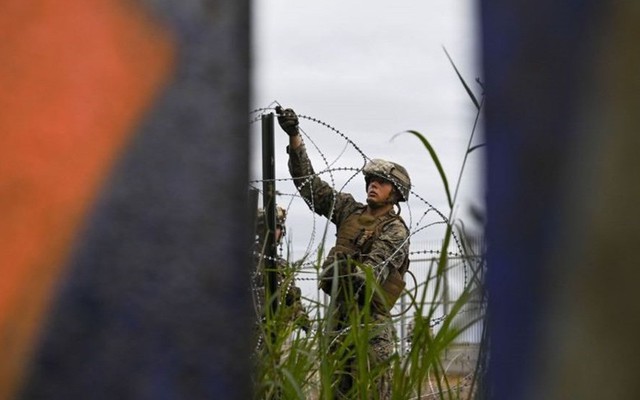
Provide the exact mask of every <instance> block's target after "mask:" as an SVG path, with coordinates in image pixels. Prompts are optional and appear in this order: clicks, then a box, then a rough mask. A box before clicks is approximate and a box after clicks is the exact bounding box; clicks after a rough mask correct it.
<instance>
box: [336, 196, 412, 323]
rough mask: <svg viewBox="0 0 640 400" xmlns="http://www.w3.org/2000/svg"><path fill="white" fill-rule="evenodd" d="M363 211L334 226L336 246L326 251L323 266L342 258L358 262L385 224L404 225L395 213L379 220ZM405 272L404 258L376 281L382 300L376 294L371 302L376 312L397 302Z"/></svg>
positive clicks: (369, 249)
mask: <svg viewBox="0 0 640 400" xmlns="http://www.w3.org/2000/svg"><path fill="white" fill-rule="evenodd" d="M364 210H365V207H362V208H361V209H359V210H357V211H356V212H354V213H352V214H351V215H349V216H348V217H347V219H346V220H345V221H344V222H343V223H342V224H341V225H340V226H339V227H338V232H337V234H336V236H337V239H336V245H335V246H334V247H333V248H332V249H331V250H330V251H329V254H328V256H327V260H326V261H325V265H327V264H329V263H332V262H334V261H335V260H336V259H340V258H343V257H345V256H346V257H349V258H351V259H353V260H356V261H358V262H361V261H362V260H363V259H364V256H365V255H366V254H368V253H369V252H370V251H371V247H372V245H373V242H374V241H375V240H377V239H378V237H379V236H380V234H381V233H382V230H383V228H384V227H385V226H386V225H387V224H389V223H391V222H393V221H394V220H399V221H401V222H402V224H403V225H404V221H402V219H401V218H400V217H399V216H398V215H396V214H391V213H386V214H384V215H382V216H379V217H371V216H369V215H364ZM408 269H409V258H408V257H407V258H406V259H405V262H404V263H403V265H402V266H401V268H400V271H397V270H396V269H394V268H390V269H389V274H388V275H387V277H386V279H385V280H384V281H383V282H380V286H381V288H382V291H383V292H384V297H382V296H380V293H377V292H376V293H374V298H373V301H372V302H373V305H374V306H375V307H376V308H377V309H378V310H379V311H381V312H385V313H386V312H388V311H389V310H390V309H391V307H393V305H394V304H395V302H396V300H398V298H399V297H400V294H401V293H402V290H403V289H404V287H405V282H404V279H403V276H404V274H405V272H407V270H408Z"/></svg>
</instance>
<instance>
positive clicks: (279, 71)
mask: <svg viewBox="0 0 640 400" xmlns="http://www.w3.org/2000/svg"><path fill="white" fill-rule="evenodd" d="M253 7H254V9H253V13H254V15H253V52H252V56H253V60H252V61H253V101H252V103H253V104H252V108H262V107H267V106H269V105H272V102H274V101H277V102H279V103H280V104H282V105H283V106H285V107H291V108H293V109H294V110H295V111H296V112H298V113H299V114H304V115H309V116H313V117H315V118H318V119H320V120H322V121H324V122H326V123H328V124H330V125H332V126H333V127H335V128H337V129H338V130H339V131H340V132H342V133H343V134H345V135H346V136H347V137H348V138H349V139H351V140H352V141H353V142H354V143H355V144H356V145H357V146H358V147H359V148H360V149H361V150H362V151H363V152H364V153H365V154H366V155H367V156H368V157H370V158H384V159H389V160H392V161H396V162H398V163H400V164H402V165H404V166H405V167H406V168H407V169H408V170H409V173H410V175H411V178H412V181H413V186H414V191H415V192H416V193H417V194H418V195H419V196H421V197H422V198H424V199H425V200H427V201H428V202H429V203H431V204H433V205H434V206H436V207H437V208H438V209H439V210H440V211H441V212H442V213H444V214H446V215H448V213H449V208H448V206H447V204H446V196H445V194H444V190H443V185H442V182H441V180H440V178H439V176H438V174H437V170H436V168H435V166H434V165H433V163H432V162H431V161H430V158H429V157H428V153H427V151H426V149H425V148H424V147H423V146H422V145H421V144H420V142H419V141H418V139H417V138H415V137H413V136H411V135H408V134H404V135H401V136H399V137H397V138H396V139H395V140H393V141H391V138H392V137H393V136H394V134H396V133H398V132H402V131H405V130H408V129H413V130H417V131H419V132H420V133H422V134H423V135H425V136H426V137H427V139H428V140H429V141H430V142H431V144H432V145H433V146H434V148H435V149H436V151H437V152H438V155H439V156H440V157H441V161H442V163H443V167H444V169H445V172H446V173H447V176H448V179H449V181H450V185H451V186H452V187H451V190H452V191H453V190H454V187H455V182H456V180H457V177H458V174H459V172H460V167H461V165H462V161H463V158H464V151H465V149H466V146H467V142H468V140H469V136H470V134H471V130H472V127H473V122H474V119H475V114H476V111H475V107H474V105H473V103H472V102H471V101H470V99H469V97H468V95H467V94H466V92H465V90H464V88H463V87H462V85H461V84H460V82H459V80H458V78H457V77H456V75H455V72H454V70H453V68H452V67H451V65H450V63H449V61H448V59H447V58H446V56H445V54H444V51H443V49H442V47H443V46H444V47H446V48H447V50H448V52H449V54H450V55H451V57H452V58H453V60H454V61H455V63H456V65H457V66H458V69H459V70H460V72H461V73H462V74H463V76H464V78H465V79H466V80H467V82H468V83H469V84H470V85H471V87H472V89H474V91H475V93H476V95H478V96H479V95H480V93H481V91H480V88H479V86H478V85H477V84H476V83H475V79H476V78H477V77H480V76H481V72H480V70H479V62H478V59H479V58H478V57H479V54H478V53H477V46H476V44H477V42H478V38H479V32H478V31H477V26H478V24H477V21H476V9H475V2H474V1H471V0H456V1H450V0H411V1H404V0H402V1H396V2H389V1H384V2H383V1H380V0H367V1H349V2H345V1H337V0H325V1H322V2H310V1H299V0H298V1H294V0H269V1H267V0H255V1H254V2H253ZM259 125H260V124H254V131H255V132H253V134H254V135H255V140H254V155H253V156H252V160H253V162H254V168H253V177H254V178H259V177H260V172H259V169H258V167H259V166H260V163H261V161H260V158H259V156H260V155H259V149H260V147H259V146H260V142H259V135H260V133H259ZM301 127H302V129H303V130H304V132H305V133H306V134H308V135H309V138H308V139H305V140H306V142H307V147H310V146H311V145H310V143H309V140H310V139H311V140H312V141H313V142H314V143H316V145H317V146H318V149H319V150H315V149H312V150H310V156H311V159H312V162H313V163H314V166H315V167H316V170H322V169H323V168H324V167H326V165H324V160H323V158H322V157H323V156H324V157H326V159H327V160H328V161H329V163H333V162H334V161H335V163H334V164H333V165H332V167H347V168H348V167H355V168H360V167H362V165H363V158H362V157H361V155H360V154H359V153H358V152H357V151H356V150H355V149H353V148H352V147H350V146H346V142H345V140H344V139H343V138H342V137H340V136H339V135H337V134H336V133H335V132H333V131H331V130H328V129H326V128H324V127H323V126H321V125H318V124H315V123H313V122H311V121H307V120H301ZM481 142H482V137H481V136H480V135H479V134H478V135H477V136H476V139H475V140H474V143H475V144H477V143H481ZM286 144H287V137H286V134H284V132H282V131H280V130H279V128H276V176H277V177H278V178H288V176H289V175H288V172H287V169H286V161H287V155H286V153H285V150H284V149H285V146H286ZM482 153H483V150H479V151H476V152H474V153H472V155H471V156H470V159H469V161H468V163H469V164H468V165H467V168H468V170H467V171H466V174H465V176H464V178H463V181H462V189H461V193H460V195H459V207H458V211H457V215H458V216H459V217H461V218H463V219H466V220H467V221H465V222H466V223H467V224H471V221H469V220H468V216H467V214H466V210H467V209H468V206H469V204H470V203H473V204H476V205H478V206H482V204H483V196H484V194H483V189H482V187H483V182H482V181H481V174H480V172H481V171H480V166H481V162H482V158H481V157H482V156H483V154H482ZM352 174H353V173H345V174H343V175H340V174H339V173H338V174H336V175H334V181H335V184H336V185H337V186H338V187H342V185H344V184H345V182H346V181H348V184H347V186H346V187H345V188H344V190H345V191H348V192H350V193H352V194H353V195H354V197H355V198H356V199H357V200H360V201H364V199H365V191H364V183H363V179H362V176H361V175H358V176H357V177H355V178H353V179H352V180H351V181H349V178H350V177H351V175H352ZM323 178H327V179H328V178H329V176H323ZM325 180H326V179H325ZM277 185H278V190H280V191H282V192H284V193H293V192H294V189H293V187H292V186H290V185H289V184H288V182H278V183H277ZM289 200H290V198H287V197H282V198H279V199H278V202H279V203H281V204H282V203H286V202H288V201H289ZM289 207H290V216H289V219H288V221H287V222H288V226H289V239H290V240H292V241H293V244H292V247H293V248H294V249H295V254H294V257H300V256H301V255H302V250H304V248H306V247H307V245H308V243H310V242H311V241H312V240H311V239H312V236H313V235H314V234H316V236H317V235H318V234H319V232H318V231H319V230H320V229H323V228H324V226H320V225H319V224H320V223H321V222H322V223H324V222H323V221H321V220H317V221H315V220H314V221H313V222H312V221H310V219H312V216H311V215H310V214H309V213H308V211H306V209H305V206H304V204H303V203H301V202H299V201H298V202H296V201H295V200H294V201H293V203H291V204H290V206H289ZM425 209H426V205H425V204H424V203H423V202H422V201H419V200H418V199H417V198H416V197H415V196H413V197H412V199H411V200H410V202H409V204H408V206H404V207H403V209H402V215H403V216H404V217H405V219H406V220H407V222H408V223H411V224H412V229H414V230H415V229H420V228H423V227H424V226H425V225H427V224H428V223H429V222H432V221H433V219H432V220H430V221H429V218H430V217H427V218H426V219H423V220H421V221H420V220H419V218H420V216H421V214H423V213H424V210H425ZM314 224H315V225H314ZM440 235H441V232H440V231H438V230H437V229H435V228H424V229H423V230H421V231H420V232H419V234H416V237H415V238H413V239H412V243H417V242H419V241H421V240H432V239H437V238H438V237H440ZM330 238H331V241H333V237H332V236H331V237H330ZM315 245H317V243H316V244H315ZM300 249H302V250H300Z"/></svg>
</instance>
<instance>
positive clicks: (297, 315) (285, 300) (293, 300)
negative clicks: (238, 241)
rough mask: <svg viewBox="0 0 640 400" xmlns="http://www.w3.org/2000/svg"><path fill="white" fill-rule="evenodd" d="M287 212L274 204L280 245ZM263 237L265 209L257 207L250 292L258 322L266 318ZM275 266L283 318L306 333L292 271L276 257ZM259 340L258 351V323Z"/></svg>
mask: <svg viewBox="0 0 640 400" xmlns="http://www.w3.org/2000/svg"><path fill="white" fill-rule="evenodd" d="M286 219H287V212H286V210H285V209H284V208H282V207H280V206H276V231H275V242H276V246H277V245H280V244H281V242H282V239H283V238H284V236H285V235H286V225H285V222H286ZM265 237H266V224H265V212H264V210H262V209H260V210H258V216H257V221H256V242H255V249H254V257H255V266H256V268H255V270H254V271H253V274H252V277H251V287H252V291H253V299H254V306H255V310H256V316H257V320H258V323H259V324H261V323H262V322H263V321H264V319H265V311H266V310H265V307H266V306H265V276H264V262H263V261H264V254H265V249H264V243H265ZM275 264H276V268H277V278H278V293H281V294H283V295H280V296H279V301H278V303H279V305H280V306H281V310H280V312H281V313H282V314H281V315H283V316H284V318H282V319H283V320H284V322H286V323H290V322H293V323H295V324H296V327H299V328H302V329H303V330H304V331H305V332H308V330H309V324H310V323H309V317H308V316H307V313H306V311H305V308H304V306H303V305H302V300H301V291H300V288H299V287H297V286H296V285H295V281H294V277H293V271H291V270H287V262H286V261H285V260H284V259H283V258H282V257H278V258H277V259H276V260H275ZM258 331H259V332H260V333H259V334H258V338H257V340H258V343H257V351H258V352H259V351H261V348H262V345H263V343H262V342H263V340H264V338H263V336H262V334H261V333H262V327H261V326H258Z"/></svg>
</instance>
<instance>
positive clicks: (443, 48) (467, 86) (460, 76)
mask: <svg viewBox="0 0 640 400" xmlns="http://www.w3.org/2000/svg"><path fill="white" fill-rule="evenodd" d="M442 50H444V54H446V55H447V58H448V59H449V62H450V63H451V65H452V66H453V69H454V70H455V71H456V74H457V75H458V79H460V82H462V86H464V89H465V90H466V91H467V94H468V95H469V97H471V101H473V104H475V106H476V108H477V109H478V110H479V109H480V103H479V102H478V99H476V96H475V95H474V94H473V92H472V91H471V89H470V88H469V85H467V82H465V80H464V78H463V77H462V75H460V71H458V68H457V67H456V64H455V63H454V62H453V60H452V59H451V56H449V53H448V52H447V49H446V48H445V47H444V46H442Z"/></svg>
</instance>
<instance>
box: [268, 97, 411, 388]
mask: <svg viewBox="0 0 640 400" xmlns="http://www.w3.org/2000/svg"><path fill="white" fill-rule="evenodd" d="M276 112H277V113H278V114H279V116H278V122H279V123H280V126H281V128H282V129H283V130H284V131H285V132H286V133H287V134H288V135H289V146H288V147H287V152H288V153H289V171H290V173H291V176H292V177H293V180H294V183H295V184H296V187H297V189H298V191H299V192H300V194H301V195H302V197H304V198H305V199H306V201H307V204H309V205H310V207H311V206H313V211H315V212H316V213H317V214H319V215H323V216H325V217H327V218H331V221H332V222H333V223H335V224H336V228H337V239H336V244H335V246H334V247H333V248H332V249H331V250H330V251H329V254H328V256H327V259H326V260H325V262H324V263H323V266H322V272H321V274H320V283H319V286H320V288H321V289H322V290H323V291H325V292H326V293H327V294H329V295H331V296H332V302H333V304H334V305H335V307H334V309H333V315H332V316H330V318H331V319H330V324H329V325H330V326H331V325H333V328H334V329H335V332H336V334H338V335H340V334H341V333H344V332H346V331H347V330H348V329H349V326H350V324H351V321H352V320H353V319H354V318H353V316H354V315H356V316H357V318H360V319H359V320H358V321H361V319H362V312H363V310H368V312H369V314H368V315H367V317H368V319H369V320H370V321H373V323H374V324H373V325H374V328H373V329H372V335H371V336H370V339H369V342H368V345H369V349H368V351H367V360H356V358H355V355H354V354H353V351H352V352H351V354H350V355H347V356H346V358H347V360H346V366H345V368H344V371H339V372H338V373H337V376H336V383H335V386H334V388H333V390H332V391H333V393H334V396H335V398H338V399H341V398H352V397H362V396H367V395H368V394H366V393H360V394H359V395H357V393H355V391H357V390H358V387H357V385H354V383H355V382H354V381H353V380H354V376H355V373H356V372H357V370H356V366H357V365H367V366H368V367H369V370H370V371H374V370H377V371H379V369H380V366H381V365H382V366H383V369H384V372H383V373H380V374H376V375H377V378H376V379H375V382H374V384H375V388H374V389H373V390H374V391H375V392H376V393H375V394H374V397H375V398H379V399H390V398H391V388H390V384H391V376H390V375H391V370H390V368H389V366H388V364H386V363H388V362H389V359H390V357H391V355H392V353H393V348H394V341H393V337H394V331H393V326H392V323H391V316H390V309H391V307H393V304H394V303H395V301H396V300H397V299H398V297H399V296H400V293H401V292H402V290H403V289H404V280H403V276H404V273H405V272H406V271H407V270H408V268H409V229H408V228H407V226H406V224H405V223H404V221H403V219H402V218H401V217H400V215H399V211H400V207H399V202H403V201H407V198H408V197H409V191H410V188H411V181H410V179H409V175H408V173H407V171H406V169H405V168H404V167H402V166H400V165H398V164H396V163H393V162H389V161H384V160H371V161H369V162H368V163H367V164H366V165H365V167H364V169H363V173H364V178H365V187H366V194H367V200H366V204H362V203H359V202H357V201H356V200H354V198H353V196H352V195H350V194H347V193H337V192H335V191H334V190H333V188H332V187H331V186H330V185H329V184H327V183H326V182H323V181H322V180H321V179H320V178H319V177H318V176H317V175H316V174H315V172H314V170H313V167H312V165H311V162H310V160H309V157H308V156H307V152H306V150H305V146H304V143H303V141H302V138H301V136H300V131H299V127H298V117H297V116H296V114H295V112H294V111H293V110H291V109H286V110H283V109H282V108H281V107H277V108H276ZM394 206H398V213H396V211H395V208H394ZM367 274H368V275H369V276H370V277H371V276H372V277H373V279H367V278H366V276H367ZM367 284H369V287H367ZM371 286H373V287H371ZM366 293H369V294H370V296H368V297H367V296H365V294H366ZM338 337H339V336H338ZM335 349H336V346H334V348H333V350H335ZM359 361H360V362H359ZM363 361H364V362H363Z"/></svg>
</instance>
